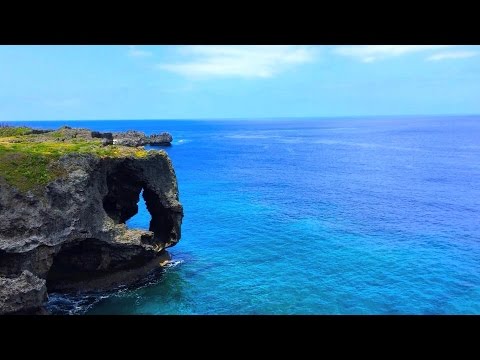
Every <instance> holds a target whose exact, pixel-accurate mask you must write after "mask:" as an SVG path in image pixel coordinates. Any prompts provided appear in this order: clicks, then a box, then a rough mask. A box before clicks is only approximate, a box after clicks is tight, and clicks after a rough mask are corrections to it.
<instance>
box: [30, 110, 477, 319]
mask: <svg viewBox="0 0 480 360" xmlns="http://www.w3.org/2000/svg"><path fill="white" fill-rule="evenodd" d="M30 124H33V125H35V126H37V127H47V128H48V127H57V126H59V125H60V124H59V123H47V122H41V123H39V122H35V123H30ZM70 125H73V126H82V127H89V128H93V129H97V130H104V131H116V130H126V129H136V130H141V131H145V132H147V133H152V132H159V131H169V132H171V133H172V135H173V137H174V143H173V146H172V147H171V148H167V149H166V151H167V152H168V153H169V155H170V157H171V159H172V162H173V164H174V167H175V171H176V174H177V177H178V182H179V189H180V200H181V202H182V204H183V205H184V208H185V218H184V222H183V225H182V239H181V241H180V243H179V244H178V245H177V246H176V247H174V248H172V249H171V253H172V255H173V259H174V264H173V266H172V267H170V268H169V269H167V270H166V271H165V273H163V274H160V275H157V276H152V277H151V278H150V279H149V280H148V282H146V284H143V285H142V286H140V287H138V288H134V289H121V290H117V291H113V292H111V293H108V294H90V295H89V296H88V297H87V296H84V297H76V298H75V297H70V298H69V297H64V296H60V295H56V294H53V295H52V296H51V300H50V303H51V304H52V308H55V306H56V305H58V304H61V305H62V306H63V307H62V306H57V309H60V308H62V309H63V310H61V311H67V312H70V313H88V314H445V313H450V314H465V313H473V314H479V313H480V225H479V220H480V117H475V116H470V117H405V118H400V117H396V118H381V117H378V118H372V119H362V118H351V119H308V120H298V119H291V120H285V119H284V120H271V121H267V120H265V121H253V120H249V121H129V122H127V121H101V122H75V123H73V122H71V123H70ZM149 216H150V215H149V214H148V212H147V211H146V209H145V207H144V204H143V201H141V202H140V212H139V214H137V215H136V216H135V217H134V218H132V219H131V220H130V221H129V222H128V225H129V226H130V227H143V228H147V227H148V222H149V219H150V217H149ZM65 309H68V310H65ZM61 311H60V310H58V312H61Z"/></svg>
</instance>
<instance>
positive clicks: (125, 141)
mask: <svg viewBox="0 0 480 360" xmlns="http://www.w3.org/2000/svg"><path fill="white" fill-rule="evenodd" d="M172 141H173V137H172V135H170V134H169V133H167V132H163V133H161V134H152V135H148V136H147V135H145V133H143V132H140V131H134V130H129V131H126V132H117V133H114V134H113V143H114V144H116V145H123V146H132V147H137V146H144V145H162V146H170V145H171V142H172Z"/></svg>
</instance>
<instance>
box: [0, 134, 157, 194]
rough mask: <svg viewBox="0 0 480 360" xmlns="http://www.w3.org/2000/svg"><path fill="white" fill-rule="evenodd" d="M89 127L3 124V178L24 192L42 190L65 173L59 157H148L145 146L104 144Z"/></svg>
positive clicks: (0, 162)
mask: <svg viewBox="0 0 480 360" xmlns="http://www.w3.org/2000/svg"><path fill="white" fill-rule="evenodd" d="M102 140H103V139H100V138H92V137H91V132H90V131H88V130H85V129H84V130H78V129H70V128H61V129H59V130H57V131H52V132H47V133H43V134H32V130H31V129H29V128H26V127H8V126H3V127H1V126H0V178H3V179H4V180H5V181H6V182H7V183H8V184H10V185H12V186H14V187H16V188H17V189H18V190H20V191H22V192H26V191H29V190H32V191H33V192H39V191H41V189H42V188H44V187H45V185H46V184H48V183H49V182H50V181H52V180H54V179H57V178H59V177H62V176H65V175H66V174H65V171H64V170H63V169H62V168H61V167H60V166H59V165H58V163H57V160H58V159H59V158H60V157H61V156H63V155H67V154H72V153H77V154H92V155H95V156H98V157H100V158H108V157H110V158H122V157H135V158H143V157H146V156H147V154H148V152H147V151H146V150H145V149H143V148H132V147H126V146H117V145H104V144H102Z"/></svg>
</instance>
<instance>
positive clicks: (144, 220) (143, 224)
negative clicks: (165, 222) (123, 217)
mask: <svg viewBox="0 0 480 360" xmlns="http://www.w3.org/2000/svg"><path fill="white" fill-rule="evenodd" d="M143 192H144V190H143V188H142V190H141V192H140V196H139V200H138V203H137V213H136V214H135V215H133V216H132V217H131V218H130V219H128V220H127V221H126V222H125V224H126V225H127V226H128V227H129V228H131V229H143V230H148V229H149V227H150V222H151V221H152V216H151V215H150V213H149V212H148V209H147V203H146V201H145V198H144V196H143Z"/></svg>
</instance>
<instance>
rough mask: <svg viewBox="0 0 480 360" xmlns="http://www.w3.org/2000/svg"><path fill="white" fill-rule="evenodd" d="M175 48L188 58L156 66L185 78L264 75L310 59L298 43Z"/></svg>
mask: <svg viewBox="0 0 480 360" xmlns="http://www.w3.org/2000/svg"><path fill="white" fill-rule="evenodd" d="M179 50H180V51H179V52H180V54H181V55H183V56H187V57H189V59H188V60H186V61H183V62H176V63H168V64H165V63H163V64H157V66H156V67H157V68H158V69H162V70H167V71H171V72H174V73H177V74H181V75H184V76H189V77H212V76H217V77H246V78H254V77H260V78H268V77H272V76H274V75H276V74H278V73H279V72H281V71H284V70H286V69H288V68H290V67H292V66H295V65H299V64H303V63H306V62H309V61H312V60H313V58H314V49H313V48H312V47H310V46H298V45H191V46H182V47H180V48H179Z"/></svg>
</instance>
